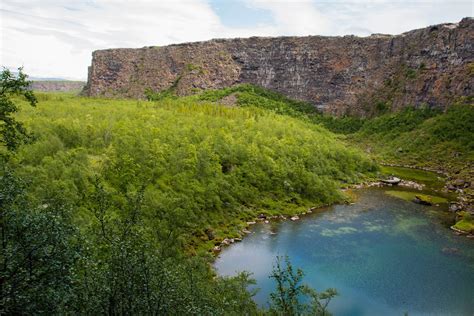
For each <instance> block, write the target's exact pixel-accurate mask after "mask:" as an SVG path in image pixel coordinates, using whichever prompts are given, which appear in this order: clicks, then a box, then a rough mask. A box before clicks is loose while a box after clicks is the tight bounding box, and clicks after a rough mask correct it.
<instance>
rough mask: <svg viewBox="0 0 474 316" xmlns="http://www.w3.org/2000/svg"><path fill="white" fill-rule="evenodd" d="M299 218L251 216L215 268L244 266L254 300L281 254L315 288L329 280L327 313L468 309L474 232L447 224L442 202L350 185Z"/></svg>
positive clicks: (264, 293) (260, 297) (262, 299)
mask: <svg viewBox="0 0 474 316" xmlns="http://www.w3.org/2000/svg"><path fill="white" fill-rule="evenodd" d="M357 194H358V200H357V202H356V203H355V204H352V205H336V206H332V207H329V208H326V209H323V210H321V211H320V212H317V213H313V214H311V215H309V216H308V215H307V216H304V217H302V219H301V220H299V221H296V222H292V221H282V222H274V223H270V224H263V223H261V224H257V225H255V226H254V227H253V231H252V233H251V234H250V235H248V236H246V237H245V238H244V240H243V241H242V242H240V243H236V244H233V245H232V246H230V247H228V248H226V249H224V250H223V251H222V253H221V254H220V256H219V257H218V258H217V259H216V262H215V268H216V270H217V272H218V273H219V274H220V275H235V274H236V272H237V271H244V270H245V271H249V272H251V273H252V274H253V278H254V279H256V281H257V285H256V287H257V288H259V289H260V290H259V292H258V293H257V295H256V296H255V300H256V302H257V303H258V304H260V305H262V306H266V304H267V300H268V297H269V293H270V292H272V291H273V289H274V284H273V282H272V280H271V279H269V278H268V276H269V274H270V273H271V270H272V265H273V263H274V262H275V258H276V256H278V255H288V256H289V257H290V260H291V262H292V264H293V266H295V267H300V268H302V269H303V270H304V272H305V278H304V282H305V283H307V284H308V285H310V286H312V287H314V288H315V289H317V290H324V289H326V288H330V287H332V288H336V289H337V290H338V292H339V296H338V297H337V298H336V299H334V300H333V301H332V302H331V305H330V308H329V309H330V311H331V312H332V313H333V314H334V315H403V313H405V312H407V313H408V314H409V315H474V240H469V239H468V238H466V237H463V236H456V235H454V234H453V232H452V231H451V230H450V229H449V227H448V225H447V223H448V222H447V217H449V216H451V215H450V214H449V213H448V212H447V211H446V210H447V208H448V207H447V205H446V204H440V205H438V206H436V205H435V206H423V205H418V204H415V203H413V202H410V201H406V200H404V199H400V198H397V197H396V196H393V195H389V194H386V191H385V190H383V189H364V190H359V191H358V193H357Z"/></svg>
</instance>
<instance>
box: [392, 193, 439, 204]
mask: <svg viewBox="0 0 474 316" xmlns="http://www.w3.org/2000/svg"><path fill="white" fill-rule="evenodd" d="M385 193H386V194H388V195H390V196H393V197H396V198H400V199H403V200H405V201H413V199H415V196H419V197H420V198H421V199H422V200H424V201H429V202H431V203H433V204H439V203H447V202H448V200H447V199H445V198H443V197H441V196H435V195H428V194H420V193H418V192H411V191H396V190H388V191H385Z"/></svg>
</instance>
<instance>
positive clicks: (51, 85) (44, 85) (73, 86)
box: [31, 79, 86, 92]
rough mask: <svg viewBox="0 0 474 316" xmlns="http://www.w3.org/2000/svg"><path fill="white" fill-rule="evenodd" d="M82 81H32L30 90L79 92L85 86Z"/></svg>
mask: <svg viewBox="0 0 474 316" xmlns="http://www.w3.org/2000/svg"><path fill="white" fill-rule="evenodd" d="M85 84H86V83H85V82H84V81H69V80H61V79H58V80H56V79H48V80H32V83H31V89H32V90H35V91H43V92H80V91H82V89H83V88H84V86H85Z"/></svg>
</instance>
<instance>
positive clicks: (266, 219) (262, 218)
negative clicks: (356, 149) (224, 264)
mask: <svg viewBox="0 0 474 316" xmlns="http://www.w3.org/2000/svg"><path fill="white" fill-rule="evenodd" d="M382 165H386V166H391V167H401V168H409V167H405V166H401V165H394V164H391V165H388V164H382ZM410 169H417V170H423V171H429V172H435V171H433V170H426V169H420V168H414V167H412V168H410ZM435 173H438V174H443V173H441V172H435ZM396 187H403V188H405V189H410V190H416V191H422V190H423V189H426V187H427V186H426V185H425V184H421V183H418V182H415V181H412V180H404V179H402V180H401V181H400V183H399V184H396V185H393V184H388V183H384V182H382V181H367V182H362V183H359V184H352V185H349V186H347V187H343V188H341V189H340V190H341V191H342V192H344V193H345V194H347V192H348V191H350V190H360V189H368V188H396ZM457 196H458V195H457ZM350 197H351V198H350V199H347V200H346V201H341V202H336V203H333V204H324V205H320V206H313V207H310V208H308V209H307V210H306V211H303V212H300V213H295V214H294V215H283V214H279V215H269V216H267V215H265V214H263V213H261V214H259V215H257V217H255V218H254V219H253V220H250V221H247V222H246V226H245V228H244V229H242V230H241V237H237V238H235V237H234V238H230V237H226V238H224V239H223V240H222V241H221V242H220V243H218V244H215V246H214V247H213V248H212V249H211V250H210V252H211V253H212V256H213V258H214V259H215V258H216V257H217V256H218V255H219V253H220V252H221V251H222V250H223V249H224V248H225V247H228V246H230V245H232V244H233V243H235V242H241V241H242V240H243V238H244V237H245V236H246V235H248V234H251V233H252V232H251V231H250V228H251V226H253V225H255V224H257V223H265V224H270V222H271V221H284V220H291V221H298V220H300V219H302V217H304V216H305V215H308V214H313V213H314V212H316V211H318V210H319V209H323V208H325V207H330V206H333V205H341V204H353V203H354V202H353V199H352V196H350ZM454 203H455V202H454ZM447 204H448V205H449V210H451V206H452V205H453V202H452V201H448V202H447ZM455 224H456V223H454V224H453V225H451V226H449V228H450V229H451V230H452V231H453V233H454V234H456V235H458V236H460V235H463V236H466V237H467V238H469V239H474V235H473V234H471V233H470V232H466V231H463V230H460V229H457V228H455V227H454V225H455Z"/></svg>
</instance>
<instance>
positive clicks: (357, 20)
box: [0, 0, 473, 79]
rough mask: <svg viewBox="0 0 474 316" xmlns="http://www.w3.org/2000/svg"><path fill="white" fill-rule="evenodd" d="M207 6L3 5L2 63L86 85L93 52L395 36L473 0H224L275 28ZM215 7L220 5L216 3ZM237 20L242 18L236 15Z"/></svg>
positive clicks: (9, 1)
mask: <svg viewBox="0 0 474 316" xmlns="http://www.w3.org/2000/svg"><path fill="white" fill-rule="evenodd" d="M208 1H211V0H155V1H152V0H133V1H130V0H128V1H127V0H95V1H93V0H83V1H81V0H1V2H0V3H1V8H0V14H1V15H0V18H1V21H0V33H1V38H0V64H1V65H5V66H8V67H17V66H21V65H24V66H25V71H26V72H27V73H29V74H32V75H34V76H48V77H68V78H74V79H85V78H86V75H87V66H88V65H89V64H90V61H91V53H92V51H93V50H96V49H105V48H116V47H143V46H154V45H167V44H171V43H180V42H188V41H199V40H207V39H211V38H223V37H248V36H254V35H261V36H277V35H310V34H313V35H344V34H357V35H368V34H370V33H375V32H376V33H391V34H397V33H401V32H404V31H408V30H410V29H413V28H419V27H424V26H426V25H429V24H436V23H441V22H450V21H451V22H455V21H459V19H460V18H461V17H463V16H469V15H471V16H472V5H473V2H471V1H443V0H429V1H428V0H426V1H425V0H417V1H408V0H398V1H397V0H391V1H385V0H366V1H360V0H343V1H338V0H333V1H329V0H324V1H317V0H287V1H283V0H221V1H222V2H220V6H222V7H225V4H226V1H238V2H239V3H241V5H242V6H247V7H248V8H254V9H259V10H260V11H262V10H263V11H264V12H267V13H269V14H270V15H271V17H272V22H267V23H259V24H258V25H255V26H254V27H249V28H230V27H226V26H224V24H223V23H222V21H221V20H220V18H219V16H218V15H217V14H216V12H214V11H213V9H212V6H211V5H210V3H209V2H208ZM213 1H217V0H213ZM237 18H239V17H237Z"/></svg>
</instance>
